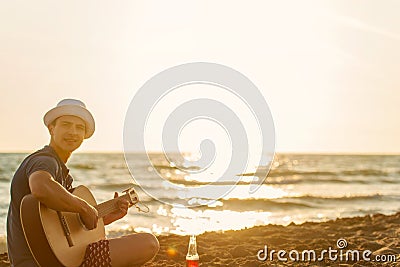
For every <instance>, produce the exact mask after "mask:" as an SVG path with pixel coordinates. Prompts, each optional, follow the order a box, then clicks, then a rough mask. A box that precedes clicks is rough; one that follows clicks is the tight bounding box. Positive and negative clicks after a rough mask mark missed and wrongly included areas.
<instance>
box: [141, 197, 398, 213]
mask: <svg viewBox="0 0 400 267" xmlns="http://www.w3.org/2000/svg"><path fill="white" fill-rule="evenodd" d="M193 199H195V198H193ZM198 199H200V200H202V201H204V202H206V201H207V200H211V199H206V198H198ZM399 199H400V196H393V195H381V194H371V195H352V196H331V197H330V196H317V195H301V196H289V197H282V198H274V199H268V198H247V199H241V198H227V199H225V198H223V199H219V200H217V201H218V203H220V204H219V205H217V207H215V208H216V209H232V210H239V211H241V210H264V211H267V210H271V209H293V208H296V209H304V208H321V207H322V206H325V205H328V204H334V205H340V203H342V204H343V203H344V202H348V203H352V202H358V201H398V200H399ZM159 201H161V202H167V203H175V204H182V205H185V204H187V202H188V199H179V198H173V197H163V198H160V199H158V200H157V199H150V198H148V199H146V200H143V201H142V203H145V204H147V205H151V204H155V203H157V202H159Z"/></svg>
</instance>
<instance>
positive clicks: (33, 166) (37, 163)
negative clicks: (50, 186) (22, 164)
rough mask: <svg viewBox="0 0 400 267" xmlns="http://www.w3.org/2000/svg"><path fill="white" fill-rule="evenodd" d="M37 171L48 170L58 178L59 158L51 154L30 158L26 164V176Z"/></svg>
mask: <svg viewBox="0 0 400 267" xmlns="http://www.w3.org/2000/svg"><path fill="white" fill-rule="evenodd" d="M36 171H46V172H48V173H50V175H51V176H53V178H54V179H56V177H57V173H58V164H57V160H56V159H54V158H52V157H49V156H38V157H34V158H32V159H30V160H29V161H28V162H27V165H26V176H27V177H29V176H30V175H31V174H32V173H34V172H36Z"/></svg>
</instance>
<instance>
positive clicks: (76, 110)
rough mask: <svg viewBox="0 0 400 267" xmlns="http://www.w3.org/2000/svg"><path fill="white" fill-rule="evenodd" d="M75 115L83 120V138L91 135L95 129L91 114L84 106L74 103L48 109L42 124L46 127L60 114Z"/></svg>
mask: <svg viewBox="0 0 400 267" xmlns="http://www.w3.org/2000/svg"><path fill="white" fill-rule="evenodd" d="M68 115H69V116H76V117H79V118H81V119H82V120H83V121H84V122H85V126H86V131H85V139H87V138H89V137H91V136H92V135H93V133H94V130H95V123H94V119H93V116H92V114H91V113H90V112H89V110H87V109H86V108H84V107H81V106H76V105H64V106H59V107H55V108H53V109H50V110H49V111H48V112H47V113H46V114H45V115H44V117H43V121H44V124H45V125H46V126H47V127H48V126H49V124H50V123H52V122H53V121H54V120H55V119H57V118H59V117H61V116H68Z"/></svg>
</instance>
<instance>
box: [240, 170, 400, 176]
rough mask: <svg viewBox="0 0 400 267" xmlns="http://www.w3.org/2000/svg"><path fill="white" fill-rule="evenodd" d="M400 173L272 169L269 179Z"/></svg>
mask: <svg viewBox="0 0 400 267" xmlns="http://www.w3.org/2000/svg"><path fill="white" fill-rule="evenodd" d="M399 174H400V171H386V170H377V169H358V170H341V171H315V170H310V171H300V170H288V169H282V170H281V169H272V170H270V171H269V173H268V177H278V176H294V175H298V176H318V177H321V176H390V175H399ZM262 175H265V173H262V172H250V173H242V174H238V175H237V176H262Z"/></svg>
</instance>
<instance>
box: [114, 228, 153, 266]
mask: <svg viewBox="0 0 400 267" xmlns="http://www.w3.org/2000/svg"><path fill="white" fill-rule="evenodd" d="M108 240H109V241H110V243H109V246H110V256H111V264H112V266H113V267H132V266H140V265H142V264H144V263H146V262H148V261H149V260H151V259H152V258H154V256H155V255H156V254H157V253H158V250H159V249H160V244H159V243H158V240H157V238H156V237H155V236H154V235H152V234H148V233H139V234H131V235H126V236H123V237H119V238H110V239H108Z"/></svg>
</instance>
